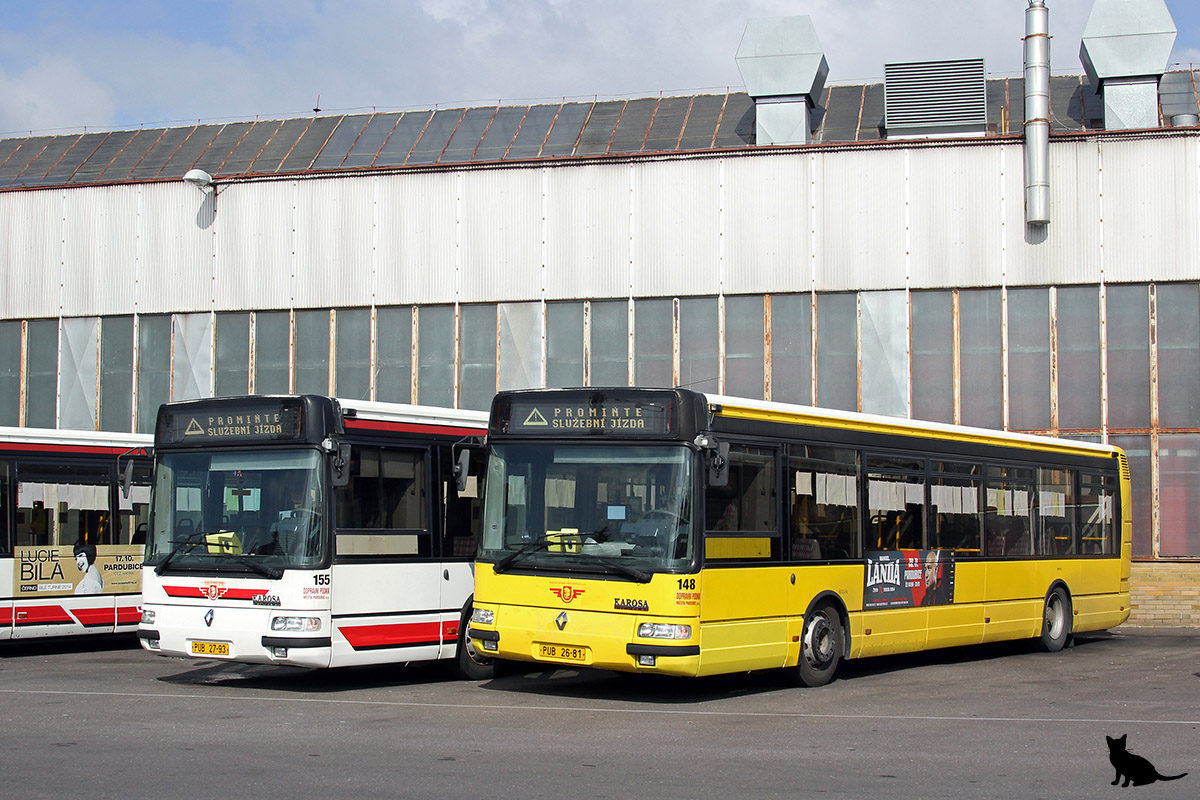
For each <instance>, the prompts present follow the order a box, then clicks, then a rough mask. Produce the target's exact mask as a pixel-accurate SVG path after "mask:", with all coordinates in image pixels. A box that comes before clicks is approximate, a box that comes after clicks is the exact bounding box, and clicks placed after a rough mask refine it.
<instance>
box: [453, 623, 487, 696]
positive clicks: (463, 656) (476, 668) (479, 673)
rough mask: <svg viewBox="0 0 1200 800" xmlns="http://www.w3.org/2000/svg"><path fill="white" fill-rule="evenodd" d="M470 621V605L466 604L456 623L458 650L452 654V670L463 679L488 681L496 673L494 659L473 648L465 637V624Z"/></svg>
mask: <svg viewBox="0 0 1200 800" xmlns="http://www.w3.org/2000/svg"><path fill="white" fill-rule="evenodd" d="M470 621H471V606H470V604H468V605H467V607H466V608H465V609H464V610H463V615H462V620H461V621H460V622H459V624H458V652H457V653H456V654H455V656H454V671H455V672H456V673H457V674H458V677H460V678H462V679H464V680H468V681H490V680H491V679H492V678H493V677H495V675H496V659H494V658H488V657H487V656H485V655H483V654H482V653H480V652H479V651H478V650H476V649H475V645H473V644H472V643H471V640H470V639H469V638H468V637H467V624H468V623H469V622H470Z"/></svg>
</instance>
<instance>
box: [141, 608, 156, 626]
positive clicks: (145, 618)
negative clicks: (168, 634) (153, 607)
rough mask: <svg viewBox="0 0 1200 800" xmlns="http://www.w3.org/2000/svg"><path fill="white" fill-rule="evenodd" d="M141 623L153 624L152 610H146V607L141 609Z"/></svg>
mask: <svg viewBox="0 0 1200 800" xmlns="http://www.w3.org/2000/svg"><path fill="white" fill-rule="evenodd" d="M142 624H143V625H153V624H154V612H153V611H147V610H146V609H142Z"/></svg>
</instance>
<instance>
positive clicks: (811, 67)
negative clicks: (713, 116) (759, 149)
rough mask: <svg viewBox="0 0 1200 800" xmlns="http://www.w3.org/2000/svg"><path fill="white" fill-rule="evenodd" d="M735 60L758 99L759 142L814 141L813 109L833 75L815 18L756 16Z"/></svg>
mask: <svg viewBox="0 0 1200 800" xmlns="http://www.w3.org/2000/svg"><path fill="white" fill-rule="evenodd" d="M734 60H735V61H736V62H737V67H738V71H739V72H741V73H742V82H743V83H745V84H746V92H747V94H749V95H750V96H751V97H752V98H754V118H755V122H754V128H755V137H754V141H755V143H756V144H807V143H809V142H811V141H812V129H813V124H812V110H813V109H814V108H816V106H817V103H818V102H819V101H820V99H821V91H822V90H823V89H824V88H825V77H826V76H827V75H828V74H829V64H828V62H826V60H825V53H824V51H823V50H822V48H821V42H820V40H819V39H817V31H816V29H815V28H814V27H813V24H812V20H811V19H810V18H809V17H773V18H768V19H752V20H750V22H749V23H747V24H746V31H745V33H743V34H742V41H741V44H740V45H738V51H737V56H736V57H735V59H734Z"/></svg>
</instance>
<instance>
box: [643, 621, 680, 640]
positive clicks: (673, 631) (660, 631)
mask: <svg viewBox="0 0 1200 800" xmlns="http://www.w3.org/2000/svg"><path fill="white" fill-rule="evenodd" d="M637 635H638V636H640V637H641V638H643V639H690V638H692V626H691V625H670V624H667V623H665V622H643V623H642V624H641V625H638V631H637Z"/></svg>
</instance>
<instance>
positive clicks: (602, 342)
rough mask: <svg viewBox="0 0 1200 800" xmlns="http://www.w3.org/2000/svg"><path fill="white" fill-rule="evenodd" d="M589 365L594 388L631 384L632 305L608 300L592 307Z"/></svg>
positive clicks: (595, 303) (596, 303) (621, 301)
mask: <svg viewBox="0 0 1200 800" xmlns="http://www.w3.org/2000/svg"><path fill="white" fill-rule="evenodd" d="M590 313H591V337H590V342H589V343H588V365H589V372H590V374H591V376H590V384H591V385H592V386H628V385H629V304H628V303H627V302H626V301H624V300H606V301H600V302H594V303H592V304H591V311H590Z"/></svg>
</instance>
